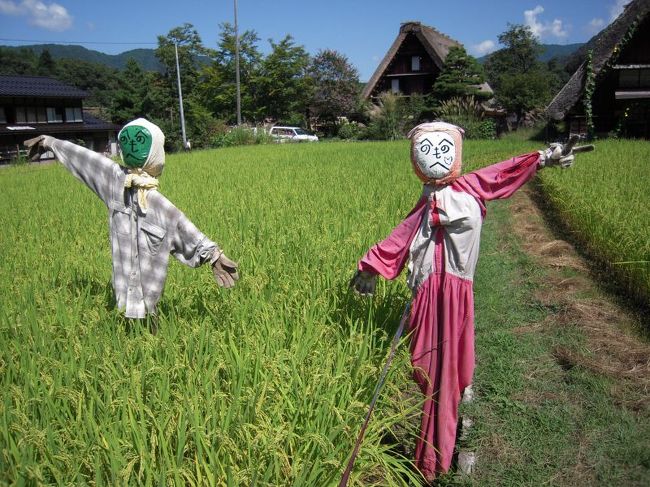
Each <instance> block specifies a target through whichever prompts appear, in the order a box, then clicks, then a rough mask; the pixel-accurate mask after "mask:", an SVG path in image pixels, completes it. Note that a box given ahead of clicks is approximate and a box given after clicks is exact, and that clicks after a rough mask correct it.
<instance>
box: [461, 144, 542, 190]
mask: <svg viewBox="0 0 650 487" xmlns="http://www.w3.org/2000/svg"><path fill="white" fill-rule="evenodd" d="M539 157H540V156H539V152H532V153H530V154H524V155H523V156H517V157H513V158H512V159H508V160H507V161H503V162H498V163H497V164H492V165H491V166H488V167H484V168H483V169H479V170H477V171H473V172H470V173H468V174H465V175H464V176H461V177H460V178H458V179H457V180H456V181H454V183H452V188H453V187H454V186H456V188H455V189H461V190H464V191H467V192H468V193H470V194H472V195H473V196H474V197H476V198H479V199H481V200H483V201H489V200H496V199H504V198H509V197H510V196H512V195H513V194H514V192H515V191H517V190H518V189H519V188H521V187H522V186H523V185H524V184H525V183H526V182H528V181H529V180H530V179H532V178H533V176H534V175H535V173H536V172H537V168H538V166H539V164H538V162H539Z"/></svg>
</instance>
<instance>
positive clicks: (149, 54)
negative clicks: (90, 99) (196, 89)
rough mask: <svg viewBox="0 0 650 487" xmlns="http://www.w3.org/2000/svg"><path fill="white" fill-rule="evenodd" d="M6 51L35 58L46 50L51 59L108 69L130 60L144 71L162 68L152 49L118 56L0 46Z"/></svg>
mask: <svg viewBox="0 0 650 487" xmlns="http://www.w3.org/2000/svg"><path fill="white" fill-rule="evenodd" d="M0 47H3V48H6V49H29V50H31V51H33V52H34V54H36V55H37V56H40V54H41V52H43V51H45V50H48V51H49V52H50V55H51V56H52V58H53V59H74V60H77V61H86V62H90V63H98V64H103V65H104V66H108V67H110V68H116V69H124V68H125V67H126V62H127V61H128V60H129V59H130V58H132V59H134V60H135V61H136V62H137V63H138V64H139V65H140V67H141V68H142V69H143V70H145V71H159V72H162V70H163V66H162V64H160V61H158V59H157V58H156V55H155V50H154V49H132V50H130V51H124V52H123V53H120V54H105V53H103V52H99V51H95V50H92V49H86V48H85V47H83V46H71V45H63V44H34V45H29V46H20V47H15V46H0Z"/></svg>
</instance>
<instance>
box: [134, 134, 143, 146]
mask: <svg viewBox="0 0 650 487" xmlns="http://www.w3.org/2000/svg"><path fill="white" fill-rule="evenodd" d="M135 140H136V141H137V142H138V143H139V144H144V141H145V136H144V134H143V133H142V131H139V132H138V133H137V134H135Z"/></svg>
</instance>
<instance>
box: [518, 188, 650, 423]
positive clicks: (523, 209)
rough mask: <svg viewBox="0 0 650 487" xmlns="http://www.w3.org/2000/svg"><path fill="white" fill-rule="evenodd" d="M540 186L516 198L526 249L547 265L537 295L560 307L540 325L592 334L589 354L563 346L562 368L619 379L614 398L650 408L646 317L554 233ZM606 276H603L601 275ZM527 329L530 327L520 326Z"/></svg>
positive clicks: (637, 407) (559, 353) (560, 354)
mask: <svg viewBox="0 0 650 487" xmlns="http://www.w3.org/2000/svg"><path fill="white" fill-rule="evenodd" d="M533 191H535V190H534V189H531V188H527V189H526V190H524V191H519V192H518V193H517V194H516V195H515V196H514V197H513V204H512V206H511V208H512V214H513V220H514V225H513V227H514V229H515V232H516V233H517V234H518V235H519V237H520V238H521V242H522V247H523V248H524V250H525V251H526V252H527V253H528V254H530V255H531V256H533V258H534V259H535V260H537V261H538V262H539V263H540V264H541V265H542V266H543V267H544V269H545V271H546V273H547V279H548V280H547V282H546V285H545V286H544V289H543V290H542V291H540V292H538V295H537V296H536V298H537V299H538V300H539V301H540V302H541V303H543V304H544V305H545V306H547V307H548V308H549V309H553V310H556V311H555V312H554V313H552V314H551V315H550V316H549V317H548V318H547V319H546V320H545V322H544V323H540V324H537V325H535V326H557V324H562V323H574V324H578V326H580V328H581V329H583V331H584V333H585V335H586V337H587V347H586V348H587V351H588V353H584V352H582V351H580V350H577V349H570V348H568V347H557V348H555V350H553V354H554V356H555V358H556V360H557V361H558V363H559V364H560V365H562V367H564V368H567V367H574V366H576V365H578V366H581V367H585V368H587V369H589V370H591V371H593V372H595V373H597V374H602V375H605V376H609V377H612V378H614V379H616V381H615V385H614V386H613V388H612V390H611V394H612V397H613V398H615V400H616V401H618V402H619V403H620V405H621V406H624V407H627V408H630V409H632V410H635V411H642V410H646V411H647V410H648V409H650V343H648V342H647V341H646V340H644V339H643V338H641V337H640V332H639V330H640V317H639V316H637V315H635V313H634V312H631V311H629V310H627V309H625V308H623V307H621V306H620V305H619V304H618V303H617V302H616V299H615V298H613V297H612V296H611V295H608V294H607V293H605V292H604V291H602V290H601V289H600V288H599V285H598V284H597V282H596V281H595V280H594V277H593V274H592V273H591V272H590V268H589V263H588V262H587V261H586V260H585V259H583V258H582V257H581V256H580V255H578V253H577V252H576V250H575V248H574V247H573V246H572V245H571V244H570V243H568V242H566V241H565V240H562V239H559V238H558V237H557V236H556V235H554V234H553V233H552V230H551V229H549V226H548V225H547V224H546V222H545V221H544V216H543V214H542V212H541V211H540V209H539V208H538V207H537V205H536V204H535V203H534V201H533V198H534V195H535V194H534V193H533ZM601 278H602V276H601ZM519 331H520V332H522V333H525V332H526V330H525V327H524V328H522V329H521V330H519Z"/></svg>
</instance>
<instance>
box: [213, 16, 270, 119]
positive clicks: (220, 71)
mask: <svg viewBox="0 0 650 487" xmlns="http://www.w3.org/2000/svg"><path fill="white" fill-rule="evenodd" d="M220 28H221V33H220V34H219V38H220V40H219V45H218V49H217V50H216V51H215V53H214V60H213V63H212V64H211V65H210V66H208V67H206V68H204V69H203V71H202V72H201V88H200V92H201V99H202V100H203V103H204V104H205V106H206V107H208V108H209V109H210V111H211V112H212V113H213V114H214V115H215V116H216V117H218V118H220V119H223V120H226V121H228V122H230V123H235V122H236V120H237V113H236V105H237V98H236V90H237V89H236V84H235V28H234V26H233V25H232V24H230V23H228V22H225V23H222V24H220ZM258 42H259V37H258V36H257V33H256V32H255V31H254V30H247V31H245V32H244V33H243V34H241V35H240V36H239V73H240V89H241V112H242V118H243V119H244V120H259V118H260V117H261V116H262V114H261V113H260V111H259V98H260V95H259V93H258V91H257V88H256V84H255V82H256V78H257V76H258V74H259V69H260V63H261V61H262V55H261V54H260V52H259V50H258V48H257V43H258Z"/></svg>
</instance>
